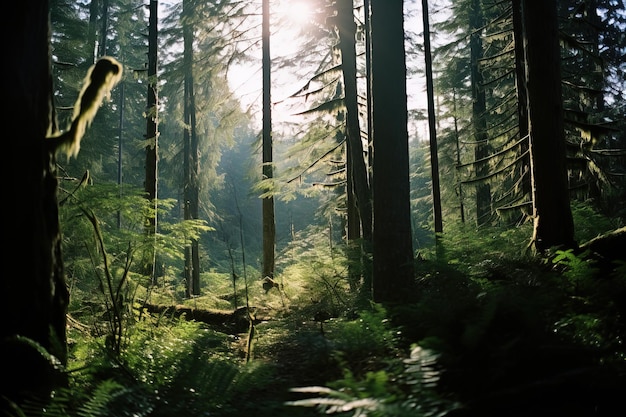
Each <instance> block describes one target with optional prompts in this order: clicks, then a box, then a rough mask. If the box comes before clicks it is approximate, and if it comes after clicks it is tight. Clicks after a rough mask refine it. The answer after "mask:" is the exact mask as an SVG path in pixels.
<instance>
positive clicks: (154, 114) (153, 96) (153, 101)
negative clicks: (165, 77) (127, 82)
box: [144, 0, 159, 284]
mask: <svg viewBox="0 0 626 417" xmlns="http://www.w3.org/2000/svg"><path fill="white" fill-rule="evenodd" d="M157 11H158V1H157V0H150V17H149V23H148V99H147V106H146V140H147V141H148V145H147V146H146V182H145V184H144V185H145V191H146V198H147V199H148V201H150V203H151V204H152V209H153V210H154V212H153V214H152V215H149V217H148V224H147V227H146V233H147V235H148V237H151V236H155V237H156V229H157V212H156V209H157V184H158V171H157V169H158V148H159V138H158V95H157V88H158V84H157V41H158V37H157V36H158V32H157V21H158V20H157ZM145 266H146V267H145V270H146V272H147V273H148V274H150V276H151V277H152V283H153V284H156V269H155V266H156V242H154V245H152V247H150V248H149V249H148V255H147V259H146V260H145Z"/></svg>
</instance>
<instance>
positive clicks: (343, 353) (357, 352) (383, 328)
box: [329, 304, 396, 366]
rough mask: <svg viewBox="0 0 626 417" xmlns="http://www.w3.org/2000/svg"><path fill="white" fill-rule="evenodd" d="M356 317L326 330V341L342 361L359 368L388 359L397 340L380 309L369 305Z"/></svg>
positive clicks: (375, 305)
mask: <svg viewBox="0 0 626 417" xmlns="http://www.w3.org/2000/svg"><path fill="white" fill-rule="evenodd" d="M358 314H359V316H358V318H357V319H356V320H341V321H338V322H337V323H336V324H334V325H333V326H332V328H331V327H329V333H330V335H329V338H330V340H331V341H332V343H333V348H334V350H335V351H336V354H337V355H338V356H339V357H340V358H342V360H346V361H349V362H350V363H351V364H355V365H359V366H362V364H363V363H367V362H372V361H377V360H381V359H382V358H384V357H387V356H388V355H390V354H391V353H392V352H393V351H394V347H395V342H396V340H395V335H394V330H393V329H392V328H391V325H390V323H389V320H388V319H387V311H386V310H385V308H384V307H383V306H382V305H380V304H372V307H371V309H368V310H363V311H360V312H359V313H358Z"/></svg>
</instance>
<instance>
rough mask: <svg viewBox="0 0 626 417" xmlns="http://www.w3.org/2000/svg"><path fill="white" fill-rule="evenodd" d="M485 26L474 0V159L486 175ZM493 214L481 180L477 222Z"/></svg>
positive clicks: (486, 186)
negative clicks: (481, 66)
mask: <svg viewBox="0 0 626 417" xmlns="http://www.w3.org/2000/svg"><path fill="white" fill-rule="evenodd" d="M483 25H484V18H483V11H482V5H481V1H480V0H472V3H471V5H470V34H471V35H470V65H471V83H472V98H473V100H472V127H473V130H474V141H475V142H476V148H475V150H474V159H475V161H476V164H475V166H476V176H477V177H479V178H480V177H484V176H485V175H487V174H488V173H489V166H488V165H487V163H486V162H485V158H487V157H488V156H489V144H488V142H487V140H488V138H487V118H486V116H487V99H486V97H485V89H484V87H483V74H482V72H481V71H480V68H479V66H478V63H479V62H480V60H481V58H482V57H483V42H482V39H481V30H480V28H482V27H483ZM490 217H491V187H490V185H489V183H488V182H486V181H479V182H478V183H477V185H476V224H477V225H478V226H482V225H484V224H486V223H487V222H488V221H489V219H490Z"/></svg>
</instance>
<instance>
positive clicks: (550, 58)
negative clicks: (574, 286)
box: [523, 0, 576, 251]
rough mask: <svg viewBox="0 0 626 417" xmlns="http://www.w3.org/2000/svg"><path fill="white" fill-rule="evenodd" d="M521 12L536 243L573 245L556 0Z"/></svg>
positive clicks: (530, 0) (527, 4) (530, 4)
mask: <svg viewBox="0 0 626 417" xmlns="http://www.w3.org/2000/svg"><path fill="white" fill-rule="evenodd" d="M523 17H524V35H525V36H524V51H525V56H526V89H527V93H528V118H529V130H530V155H531V172H532V188H533V214H534V218H535V225H534V233H533V243H534V244H535V248H536V249H537V250H538V251H544V250H545V249H548V248H550V247H552V246H565V247H575V246H576V243H575V241H574V222H573V219H572V212H571V208H570V204H569V192H568V184H567V171H566V168H565V133H564V130H563V102H562V98H561V71H560V51H559V40H558V25H557V13H556V0H542V1H535V0H526V1H524V3H523Z"/></svg>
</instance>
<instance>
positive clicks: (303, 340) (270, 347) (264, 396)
mask: <svg viewBox="0 0 626 417" xmlns="http://www.w3.org/2000/svg"><path fill="white" fill-rule="evenodd" d="M247 341H248V334H247V333H246V334H241V335H240V339H239V340H238V341H237V346H236V347H235V348H237V349H239V350H240V352H242V356H243V357H244V358H245V348H246V345H247ZM244 360H245V359H244ZM250 361H251V364H252V365H255V364H260V365H261V366H264V367H266V369H267V370H268V371H269V372H271V379H270V383H269V384H267V385H265V386H261V387H255V389H254V390H253V391H250V392H249V393H248V395H249V397H250V398H249V399H248V402H253V403H254V415H255V417H264V416H267V417H283V416H285V417H287V416H289V417H300V416H301V417H309V416H311V417H313V416H319V415H320V412H319V411H318V410H316V409H315V408H310V407H298V406H291V405H287V404H286V403H287V402H288V401H293V400H297V399H302V398H304V397H303V396H302V394H298V393H294V392H291V391H290V389H291V388H295V387H306V386H319V385H322V386H324V385H326V384H327V383H328V382H329V381H332V380H335V379H337V378H338V377H339V375H338V374H337V365H336V363H334V361H333V359H332V349H331V342H330V341H329V340H328V339H327V338H326V337H325V336H324V334H323V333H322V331H321V328H320V324H319V323H316V322H314V321H312V320H311V321H309V320H302V318H301V317H299V316H298V317H282V318H278V319H271V320H264V321H261V322H260V323H257V324H256V325H255V330H254V336H253V344H252V355H251V358H250ZM248 406H249V405H245V406H244V408H245V409H247V408H248Z"/></svg>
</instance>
